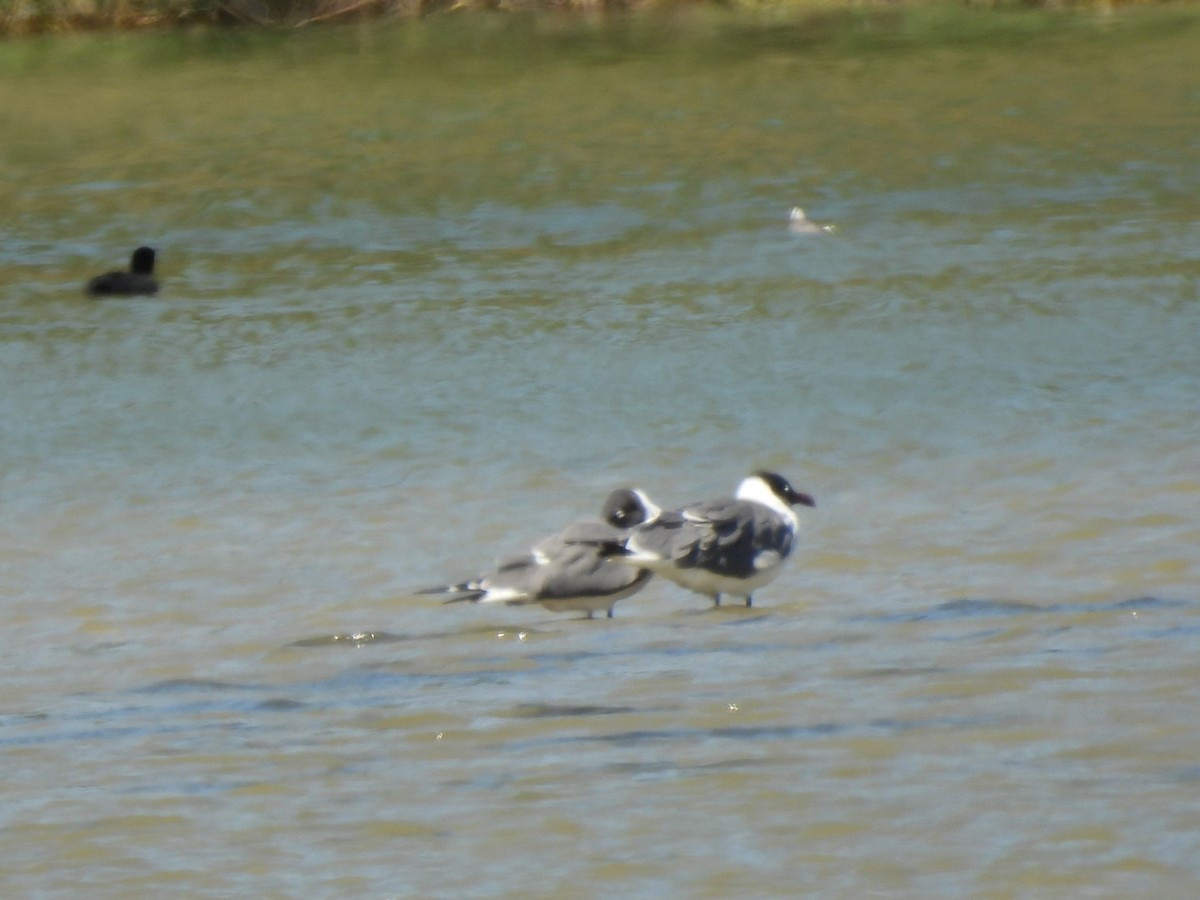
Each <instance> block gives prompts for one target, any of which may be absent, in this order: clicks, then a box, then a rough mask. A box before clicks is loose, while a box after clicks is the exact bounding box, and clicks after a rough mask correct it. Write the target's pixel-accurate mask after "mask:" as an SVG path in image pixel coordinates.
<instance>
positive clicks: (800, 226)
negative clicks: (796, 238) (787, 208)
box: [788, 206, 835, 234]
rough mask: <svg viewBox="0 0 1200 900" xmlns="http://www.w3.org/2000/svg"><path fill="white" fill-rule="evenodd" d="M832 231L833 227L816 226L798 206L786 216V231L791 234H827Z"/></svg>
mask: <svg viewBox="0 0 1200 900" xmlns="http://www.w3.org/2000/svg"><path fill="white" fill-rule="evenodd" d="M834 230H835V229H834V226H833V225H818V224H817V223H816V222H814V221H812V220H811V219H810V218H809V217H808V216H806V215H805V214H804V210H802V209H801V208H800V207H799V206H793V207H792V211H791V213H790V214H789V215H788V231H790V232H792V233H793V234H822V233H824V234H828V233H831V232H832V231H834Z"/></svg>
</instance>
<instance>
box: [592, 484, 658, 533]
mask: <svg viewBox="0 0 1200 900" xmlns="http://www.w3.org/2000/svg"><path fill="white" fill-rule="evenodd" d="M661 512H662V509H661V508H660V507H659V506H658V505H657V504H656V503H655V502H654V501H653V500H651V499H650V498H649V497H647V496H646V494H645V493H644V492H642V491H640V490H638V489H637V488H619V489H617V490H615V491H613V492H612V493H611V494H609V495H608V499H607V500H605V501H604V507H603V508H602V509H601V510H600V515H601V517H602V518H603V519H604V521H605V522H607V523H608V524H609V525H612V526H613V527H615V528H634V527H636V526H638V525H642V524H644V523H646V522H649V521H650V520H651V519H656V518H658V516H659V514H660V513H661Z"/></svg>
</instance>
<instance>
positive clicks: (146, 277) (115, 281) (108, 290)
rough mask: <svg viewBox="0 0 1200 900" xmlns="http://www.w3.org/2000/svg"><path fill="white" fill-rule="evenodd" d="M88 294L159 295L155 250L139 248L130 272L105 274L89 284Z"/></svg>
mask: <svg viewBox="0 0 1200 900" xmlns="http://www.w3.org/2000/svg"><path fill="white" fill-rule="evenodd" d="M85 290H86V291H87V293H89V294H91V295H92V296H93V297H101V296H121V295H132V294H157V293H158V282H157V281H155V280H154V248H153V247H138V248H137V249H136V250H134V251H133V257H132V258H131V259H130V260H129V271H128V272H105V273H104V274H103V275H97V276H96V277H95V278H93V279H92V280H91V281H89V282H88V283H87V287H86V288H85Z"/></svg>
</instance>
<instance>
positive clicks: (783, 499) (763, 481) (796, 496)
mask: <svg viewBox="0 0 1200 900" xmlns="http://www.w3.org/2000/svg"><path fill="white" fill-rule="evenodd" d="M737 498H738V499H739V500H750V501H753V502H755V503H761V504H763V505H764V506H770V507H773V508H775V509H780V508H782V509H784V510H786V511H789V512H790V511H791V508H792V507H793V506H816V505H817V502H816V501H815V500H813V498H812V495H811V494H805V493H803V492H802V491H798V490H796V489H795V488H794V487H792V485H791V482H789V481H788V480H787V479H786V478H784V477H783V476H782V475H779V474H777V473H775V472H766V471H759V472H755V473H754V474H753V475H751V476H750V477H748V478H746V479H745V480H744V481H743V482H742V483H741V484H740V485H738V490H737Z"/></svg>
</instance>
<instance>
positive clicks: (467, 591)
mask: <svg viewBox="0 0 1200 900" xmlns="http://www.w3.org/2000/svg"><path fill="white" fill-rule="evenodd" d="M661 512H662V510H661V509H659V507H658V506H657V505H655V504H654V502H653V501H651V500H650V498H649V497H647V496H646V495H645V494H644V493H642V492H641V491H639V490H636V489H632V488H622V489H620V490H616V491H613V492H612V493H611V494H610V495H609V496H608V499H607V500H606V501H605V502H604V507H603V509H602V511H601V515H602V516H603V519H604V520H603V521H597V522H576V523H575V524H573V525H569V526H567V527H566V528H565V529H563V530H562V531H560V532H558V533H557V534H554V535H551V536H550V537H547V538H543V539H542V540H540V541H538V542H537V543H536V544H534V546H533V549H532V550H531V551H530V552H529V553H525V554H522V555H520V556H515V557H512V558H510V559H506V560H503V561H502V562H501V563H500V564H499V565H498V566H497V567H496V569H495V571H494V572H491V573H489V574H487V575H484V576H482V577H479V578H474V579H471V580H470V581H463V582H460V583H458V584H448V585H445V586H442V587H435V588H428V589H426V590H423V591H418V593H421V594H453V595H455V596H452V597H450V598H449V599H448V600H447V601H446V602H447V603H458V602H462V601H466V600H469V601H471V602H473V603H506V604H508V605H509V606H521V605H524V604H528V603H538V604H541V605H542V606H544V607H545V608H546V609H549V610H552V611H554V612H569V611H578V612H585V613H587V617H588V618H589V619H590V618H592V617H593V616H594V615H595V614H596V613H597V612H599V611H600V610H606V611H607V613H608V617H609V618H610V619H611V618H612V617H613V605H614V604H615V603H616V602H617V601H618V600H622V599H624V598H625V597H628V596H630V595H631V594H636V593H637V592H638V591H640V590H641V589H642V588H643V587H645V585H646V582H647V581H649V580H650V573H649V572H647V571H646V570H644V569H639V568H636V567H634V566H630V565H628V564H626V563H625V562H624V561H623V560H622V561H617V560H614V559H606V558H605V557H604V556H603V555H602V553H601V548H602V547H603V546H605V545H606V544H608V543H610V542H613V541H620V540H622V539H623V538H624V537H626V536H627V535H628V534H629V529H630V528H632V527H634V526H636V525H644V524H646V523H648V522H652V521H653V520H654V518H655V517H656V516H657V515H659V513H661Z"/></svg>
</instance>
